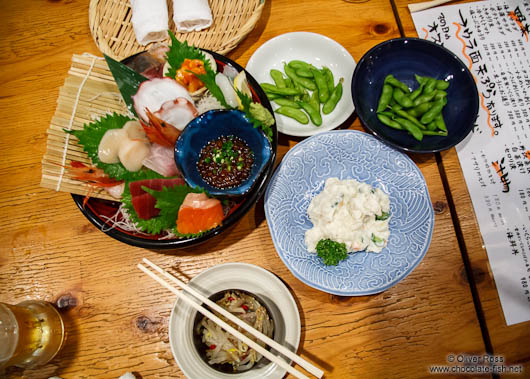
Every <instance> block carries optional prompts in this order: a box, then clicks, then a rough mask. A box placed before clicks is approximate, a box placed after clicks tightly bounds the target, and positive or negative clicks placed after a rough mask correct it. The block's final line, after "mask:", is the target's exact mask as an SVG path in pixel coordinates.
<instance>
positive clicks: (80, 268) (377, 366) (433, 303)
mask: <svg viewBox="0 0 530 379" xmlns="http://www.w3.org/2000/svg"><path fill="white" fill-rule="evenodd" d="M0 1H2V3H1V9H2V14H3V15H4V20H6V21H5V22H4V23H2V24H1V25H0V35H2V36H3V38H2V40H1V42H0V47H1V51H2V52H3V54H2V55H1V57H0V61H1V66H0V67H1V68H0V83H1V88H0V109H1V111H2V115H3V116H4V123H3V125H2V128H1V129H0V130H1V132H0V133H1V138H0V151H1V152H2V154H3V157H2V158H3V159H2V160H1V161H0V176H1V177H0V210H1V214H0V215H1V216H2V217H0V246H1V247H0V249H1V253H0V301H3V302H7V303H17V302H19V301H22V300H26V299H44V300H48V301H50V302H54V303H56V304H57V305H58V306H59V307H60V309H61V312H62V314H63V316H64V318H65V321H66V325H67V332H68V340H67V344H66V346H65V347H64V349H63V350H62V351H61V352H60V353H59V355H58V356H57V357H56V358H55V359H54V360H53V361H51V362H50V363H49V364H47V365H46V366H44V367H43V368H41V369H39V370H25V371H24V370H21V369H16V368H11V369H9V370H8V371H7V375H8V376H9V377H28V378H30V377H35V378H47V377H49V376H54V375H57V376H61V377H63V378H84V377H109V378H117V377H118V376H120V375H122V374H123V373H125V372H126V371H130V372H135V373H137V374H139V376H141V377H144V378H145V377H169V376H171V377H183V374H182V373H181V372H180V370H179V367H178V366H177V364H176V363H175V360H174V358H173V357H172V355H171V351H170V347H169V339H168V329H167V327H168V317H169V314H170V310H171V307H172V304H173V302H174V298H173V296H172V295H171V294H170V293H169V292H168V291H166V290H165V289H163V288H161V287H160V286H159V285H158V284H156V283H155V282H153V281H152V280H150V279H148V278H146V277H144V276H143V274H142V273H141V272H140V271H139V270H138V269H137V268H136V264H137V263H138V262H139V261H140V259H141V258H142V257H147V258H149V259H151V260H152V261H154V262H156V263H158V264H159V265H161V266H162V267H164V268H167V269H178V271H179V272H181V273H182V274H183V275H185V276H187V277H189V278H191V277H193V276H194V275H196V274H197V273H199V272H201V271H202V270H204V269H206V268H209V267H212V266H214V265H217V264H221V263H226V262H247V263H252V264H256V265H259V266H261V267H263V268H266V269H268V270H270V271H272V272H273V273H275V274H276V275H278V276H279V277H280V278H281V279H282V280H283V281H284V282H285V283H286V284H287V286H288V287H289V289H290V290H291V292H292V294H293V296H294V297H295V299H296V301H297V304H298V307H299V311H300V315H301V323H302V337H301V341H300V348H299V350H298V353H299V354H301V355H302V356H303V357H305V358H306V359H308V360H310V361H313V362H314V363H316V364H317V365H319V366H320V367H322V368H323V369H324V370H325V372H326V377H329V378H346V377H370V378H372V377H374V378H377V377H407V378H415V377H425V376H428V375H429V367H430V366H432V365H447V364H448V363H447V357H448V355H450V354H453V355H455V356H456V355H458V354H467V355H483V354H484V353H485V352H486V351H489V350H490V351H494V352H495V353H496V354H500V355H504V356H505V357H506V359H507V360H509V361H510V363H516V362H517V363H522V364H524V365H525V368H526V369H527V372H530V371H529V370H530V369H529V367H528V366H529V357H530V347H529V345H528V343H526V344H525V345H523V341H525V342H527V341H528V329H529V328H528V323H526V324H520V325H516V326H514V327H510V328H507V327H506V326H505V324H504V322H503V318H502V313H501V311H500V305H499V303H498V297H497V294H496V290H495V287H494V284H493V281H492V278H491V275H490V274H489V269H488V267H487V259H486V255H485V252H484V250H482V249H481V248H480V244H481V242H480V235H479V234H478V229H477V227H476V221H475V219H474V217H472V216H471V217H468V218H465V217H464V216H462V214H463V212H464V213H467V214H469V215H473V211H472V207H471V203H470V200H469V196H468V193H467V190H466V188H465V186H463V185H462V184H463V179H462V174H461V171H460V168H459V166H458V159H457V158H456V153H455V152H454V149H452V150H450V151H449V152H447V153H444V154H442V155H441V156H437V155H434V154H423V155H411V158H412V159H413V160H414V161H415V162H416V164H417V165H418V166H419V167H420V169H421V171H422V173H423V175H424V176H425V178H426V181H427V185H428V188H429V192H430V196H431V199H432V201H433V204H434V208H435V210H436V216H435V228H434V234H433V238H432V243H431V246H430V249H429V251H428V252H427V254H426V256H425V258H424V259H423V261H422V262H421V264H420V265H419V266H418V267H417V268H416V269H415V270H414V271H413V272H412V274H411V275H409V276H408V277H407V278H406V279H405V280H403V281H402V282H400V283H399V284H398V285H396V286H394V287H392V288H390V289H389V290H387V291H385V292H383V293H380V294H377V295H372V296H363V297H338V296H334V295H329V294H326V293H323V292H320V291H317V290H315V289H313V288H311V287H308V286H306V285H305V284H303V283H302V282H300V281H299V280H298V279H296V278H295V277H294V276H293V275H292V274H291V273H290V271H289V270H288V269H287V268H286V267H285V266H284V264H283V263H282V261H281V260H280V259H279V257H278V255H277V254H276V251H275V249H274V246H273V243H272V240H271V238H270V234H269V230H268V227H267V222H266V220H265V216H264V210H263V200H260V201H259V202H258V204H257V205H256V206H255V207H254V208H253V209H252V210H251V211H250V212H249V213H248V214H247V215H246V216H245V217H244V218H243V219H242V220H241V221H240V222H239V223H238V224H237V225H236V226H235V227H234V228H233V229H232V230H231V231H230V233H226V234H224V235H221V236H219V237H216V238H215V239H213V240H210V241H209V242H207V243H205V244H202V245H200V246H198V247H196V248H188V249H184V250H178V251H171V252H156V251H149V250H144V249H140V248H136V247H132V246H128V245H125V244H123V243H120V242H118V241H116V240H114V239H112V238H110V237H108V236H107V235H105V234H104V233H102V232H101V231H99V230H97V229H96V228H95V227H94V226H93V225H92V224H91V223H90V222H89V221H88V220H87V219H86V218H85V217H84V216H83V215H82V214H81V213H80V212H79V210H78V209H77V207H76V206H75V204H74V202H73V201H72V199H71V197H70V195H69V194H66V193H59V192H54V191H50V190H47V189H44V188H41V187H39V182H40V175H41V172H40V161H41V159H42V156H43V154H44V152H45V148H46V129H47V127H48V125H49V122H50V119H51V117H52V115H53V113H54V110H55V105H56V99H57V95H58V89H59V87H60V86H61V85H62V84H63V81H64V78H65V76H66V73H67V70H68V68H69V66H70V63H71V56H72V54H74V53H76V54H80V53H83V52H88V53H91V54H98V53H99V52H98V50H97V48H96V46H95V45H94V43H93V40H92V37H91V35H90V31H89V28H88V22H87V18H88V13H87V12H88V2H87V1H73V0H63V1H60V0H59V1H51V0H50V1H47V2H44V1H40V2H35V1H31V0H18V1H16V2H15V1H7V0H0ZM393 6H394V3H392V2H389V1H387V0H370V1H369V2H365V3H362V4H352V3H347V2H344V1H342V0H330V1H326V2H323V1H321V0H305V1H298V0H297V1H292V0H291V1H289V0H274V1H267V3H266V7H265V9H264V11H263V14H262V17H261V19H260V21H259V22H258V24H257V25H256V28H255V29H254V30H253V31H252V33H251V34H250V35H249V36H248V37H247V38H246V39H245V40H243V41H242V43H241V44H240V45H239V46H238V47H237V48H236V49H234V50H233V51H232V52H231V53H229V54H228V56H229V57H230V58H231V59H233V60H235V61H237V62H238V63H239V64H241V65H243V66H244V65H245V64H246V63H247V61H248V59H249V58H250V56H251V55H252V53H253V52H254V51H255V50H256V49H257V48H258V47H259V46H260V45H261V44H263V43H264V42H265V41H267V40H269V39H270V38H272V37H275V36H277V35H280V34H283V33H286V32H292V31H311V32H316V33H320V34H324V35H327V36H328V37H330V38H332V39H334V40H336V41H337V42H339V43H340V44H341V45H343V46H344V47H345V48H346V49H348V50H349V51H350V53H351V54H352V56H353V57H354V59H355V60H356V61H358V60H359V59H360V58H361V56H362V55H363V54H364V52H366V51H367V50H368V49H369V48H371V47H372V46H374V45H376V44H378V43H379V42H381V41H384V40H387V39H390V38H395V37H399V36H400V31H399V28H398V25H399V23H398V21H399V19H401V22H402V23H403V25H405V31H406V34H407V35H414V29H413V26H412V22H411V20H410V16H409V14H408V13H407V12H408V11H406V9H405V2H403V3H399V2H398V3H397V10H398V11H399V13H398V14H399V18H396V17H395V15H394V12H393ZM338 15H340V17H339V16H338ZM345 126H346V127H350V128H352V129H358V130H364V129H363V127H362V125H361V124H360V122H359V120H358V119H356V118H355V117H352V118H350V119H349V120H348V121H347V122H346V125H345ZM299 141H300V139H296V138H288V137H287V136H281V138H280V146H279V151H278V156H279V157H278V161H279V160H280V159H281V157H282V156H283V155H284V154H285V153H286V152H287V151H288V149H289V148H290V147H292V146H294V145H295V144H296V143H297V142H299ZM444 184H445V185H446V186H447V188H445V187H444ZM449 189H450V190H452V192H451V198H448V197H447V195H446V190H449ZM447 193H449V192H447ZM458 236H465V239H462V238H459V237H458ZM469 264H470V266H469ZM469 268H471V270H469ZM468 271H470V272H472V275H471V276H470V275H469V274H468ZM474 295H475V300H476V302H474ZM477 309H478V311H479V312H478V313H477ZM481 323H482V329H481ZM488 335H489V337H488ZM490 345H493V350H492V349H491V348H492V347H491V346H490ZM0 375H1V374H0Z"/></svg>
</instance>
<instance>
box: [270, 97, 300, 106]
mask: <svg viewBox="0 0 530 379" xmlns="http://www.w3.org/2000/svg"><path fill="white" fill-rule="evenodd" d="M274 102H275V103H276V104H278V105H280V106H286V107H291V108H300V105H299V104H298V103H297V102H296V101H293V100H289V99H287V98H285V97H280V98H278V99H274Z"/></svg>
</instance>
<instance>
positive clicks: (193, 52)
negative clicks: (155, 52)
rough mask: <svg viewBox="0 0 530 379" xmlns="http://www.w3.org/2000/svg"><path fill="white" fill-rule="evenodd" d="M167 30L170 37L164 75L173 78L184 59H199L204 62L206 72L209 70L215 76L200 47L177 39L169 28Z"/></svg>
mask: <svg viewBox="0 0 530 379" xmlns="http://www.w3.org/2000/svg"><path fill="white" fill-rule="evenodd" d="M168 32H169V37H170V38H171V45H170V46H169V51H168V52H167V53H166V57H167V62H168V64H169V69H168V73H167V74H166V76H169V77H170V78H173V79H175V76H176V75H177V70H178V69H179V68H180V66H182V63H184V60H185V59H200V60H201V61H203V62H204V68H205V69H206V73H207V74H208V70H209V71H210V72H211V73H212V74H213V76H214V77H215V73H214V72H213V70H212V68H211V67H210V63H209V62H208V60H207V59H206V57H205V56H204V54H203V53H202V51H201V50H200V49H197V48H195V47H193V46H189V45H188V42H186V41H184V42H180V41H179V40H177V38H176V37H175V35H174V34H173V33H172V32H171V30H169V31H168Z"/></svg>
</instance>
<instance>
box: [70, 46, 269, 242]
mask: <svg viewBox="0 0 530 379" xmlns="http://www.w3.org/2000/svg"><path fill="white" fill-rule="evenodd" d="M204 51H206V52H208V53H210V54H211V55H213V57H214V58H215V60H216V63H217V66H218V69H219V71H221V72H222V71H223V69H224V67H225V66H230V67H232V68H233V69H235V70H236V71H238V72H240V71H244V68H243V67H241V66H240V65H238V64H237V63H236V62H234V61H232V60H230V59H228V58H227V57H225V56H222V55H220V54H217V53H215V52H212V51H209V50H204ZM137 57H138V55H135V56H132V57H130V58H127V59H125V60H124V63H125V64H128V65H129V63H130V62H131V60H134V59H136V58H137ZM245 73H246V76H247V80H248V83H249V86H250V89H251V91H252V96H253V100H254V101H257V102H260V103H261V104H262V105H263V106H264V107H266V108H267V109H268V110H269V111H270V112H271V114H274V113H273V110H272V107H271V104H270V102H269V100H268V99H267V96H266V95H265V93H264V92H263V90H262V89H261V87H260V86H259V84H258V82H256V80H255V79H254V78H253V77H252V76H251V75H250V74H249V73H248V72H245ZM272 130H273V137H272V142H271V150H272V153H271V155H270V157H269V160H268V163H267V164H266V165H265V168H264V169H263V170H262V171H261V174H260V175H259V176H258V177H257V178H256V182H255V184H254V186H253V187H252V189H251V190H250V191H249V192H248V193H247V194H246V195H245V196H243V197H241V198H238V199H237V201H236V202H235V204H234V206H233V207H232V209H231V211H230V213H229V215H228V216H227V217H226V218H225V219H224V220H223V223H222V225H220V226H218V227H216V228H214V229H211V230H209V231H207V232H205V233H204V234H202V235H200V236H199V237H196V238H173V239H163V238H162V239H161V236H160V235H146V234H142V233H135V232H129V231H126V230H123V229H120V228H119V227H114V228H111V225H110V224H109V223H108V222H107V218H109V217H112V216H113V215H114V214H115V213H116V212H117V210H118V208H119V206H120V203H119V202H118V201H109V200H102V199H95V198H89V199H88V201H87V202H86V204H85V205H84V206H83V201H84V197H83V196H81V195H75V194H72V198H73V199H74V202H75V203H76V204H77V206H78V207H79V209H80V210H81V212H82V213H83V214H84V215H85V216H86V217H87V218H88V219H89V220H90V222H92V224H94V225H95V226H96V227H97V228H98V229H100V230H101V231H103V232H104V233H106V234H107V235H109V236H111V237H112V238H115V239H117V240H118V241H121V242H124V243H126V244H129V245H132V246H137V247H143V248H147V249H164V250H167V249H178V248H184V247H189V246H192V245H197V244H200V243H202V242H205V241H207V240H209V239H211V238H213V237H215V236H217V235H219V234H221V233H223V232H224V231H226V230H228V229H229V228H230V227H231V226H232V225H234V224H235V223H236V222H237V221H239V220H240V219H241V218H242V217H243V216H244V215H245V214H246V213H247V212H248V211H249V210H250V208H252V206H254V204H256V202H257V201H258V199H259V198H260V197H261V196H262V195H263V193H264V192H265V189H266V188H267V184H268V183H269V180H270V178H271V176H272V171H273V169H274V161H275V159H276V151H277V148H278V133H277V129H276V124H274V125H273V126H272Z"/></svg>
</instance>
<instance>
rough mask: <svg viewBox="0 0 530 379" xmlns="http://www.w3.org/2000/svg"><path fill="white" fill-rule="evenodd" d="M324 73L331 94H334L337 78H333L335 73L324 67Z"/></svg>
mask: <svg viewBox="0 0 530 379" xmlns="http://www.w3.org/2000/svg"><path fill="white" fill-rule="evenodd" d="M322 73H323V74H324V78H326V82H327V83H328V90H329V93H331V92H333V89H335V78H333V72H331V70H330V69H329V68H327V67H326V66H324V67H322Z"/></svg>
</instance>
